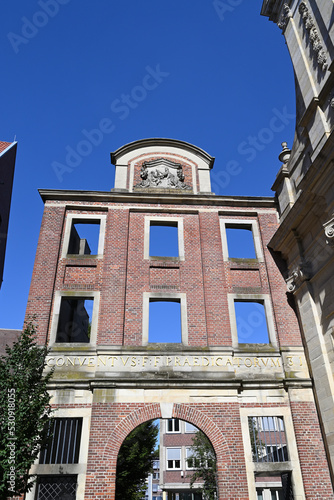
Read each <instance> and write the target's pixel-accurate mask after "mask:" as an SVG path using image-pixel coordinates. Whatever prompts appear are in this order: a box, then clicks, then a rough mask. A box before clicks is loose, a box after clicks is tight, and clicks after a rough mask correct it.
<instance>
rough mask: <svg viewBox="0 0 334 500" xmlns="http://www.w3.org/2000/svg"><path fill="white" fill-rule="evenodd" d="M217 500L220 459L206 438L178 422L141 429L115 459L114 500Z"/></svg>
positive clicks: (160, 421)
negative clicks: (217, 458)
mask: <svg viewBox="0 0 334 500" xmlns="http://www.w3.org/2000/svg"><path fill="white" fill-rule="evenodd" d="M124 498H126V499H127V500H204V498H205V500H215V499H216V498H218V495H217V467H216V455H215V451H214V449H213V446H212V444H211V442H210V440H209V439H208V437H207V436H206V435H205V434H204V433H203V432H202V431H201V430H200V429H198V428H197V427H196V426H195V425H193V424H191V423H190V422H186V421H185V420H181V419H179V418H170V419H156V420H151V421H147V422H144V423H142V424H140V425H138V426H137V427H136V428H135V429H134V430H133V431H131V432H130V434H128V436H127V437H126V438H125V439H124V441H123V443H122V445H121V447H120V450H119V453H118V457H117V467H116V494H115V500H123V499H124Z"/></svg>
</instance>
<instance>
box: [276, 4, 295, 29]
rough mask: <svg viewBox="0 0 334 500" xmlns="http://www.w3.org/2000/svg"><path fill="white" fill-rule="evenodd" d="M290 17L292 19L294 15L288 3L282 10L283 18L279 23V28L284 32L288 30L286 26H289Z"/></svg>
mask: <svg viewBox="0 0 334 500" xmlns="http://www.w3.org/2000/svg"><path fill="white" fill-rule="evenodd" d="M289 17H292V13H291V9H290V7H289V6H288V4H287V3H285V4H284V5H283V9H282V14H281V17H280V18H279V21H278V23H277V26H278V27H279V28H280V29H281V30H282V31H284V30H285V28H286V25H287V24H288V21H289Z"/></svg>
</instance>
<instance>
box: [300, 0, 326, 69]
mask: <svg viewBox="0 0 334 500" xmlns="http://www.w3.org/2000/svg"><path fill="white" fill-rule="evenodd" d="M298 10H299V13H300V14H301V17H302V20H303V23H304V27H305V29H306V31H307V32H308V36H309V40H310V42H311V46H312V48H313V50H314V51H315V53H316V54H317V63H318V64H319V66H320V67H321V69H322V70H323V71H326V69H327V68H328V64H327V56H326V52H325V51H324V49H323V43H322V41H321V39H320V36H319V34H318V30H317V28H316V27H315V23H314V20H313V18H312V16H311V14H310V13H309V10H308V7H307V5H306V2H301V3H300V5H299V8H298Z"/></svg>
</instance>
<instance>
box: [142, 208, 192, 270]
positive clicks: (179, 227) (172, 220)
mask: <svg viewBox="0 0 334 500" xmlns="http://www.w3.org/2000/svg"><path fill="white" fill-rule="evenodd" d="M151 222H158V223H161V225H166V226H168V225H169V223H170V225H175V224H176V225H177V239H178V248H179V255H178V257H168V256H166V257H164V256H161V258H162V259H171V260H175V259H178V260H182V261H183V260H185V256H184V236H183V217H168V216H166V217H161V216H158V217H153V216H151V215H146V216H145V223H144V224H145V228H144V259H150V258H152V257H155V256H154V255H152V256H150V232H151V231H150V230H151ZM158 225H159V224H158ZM156 257H157V258H159V256H156Z"/></svg>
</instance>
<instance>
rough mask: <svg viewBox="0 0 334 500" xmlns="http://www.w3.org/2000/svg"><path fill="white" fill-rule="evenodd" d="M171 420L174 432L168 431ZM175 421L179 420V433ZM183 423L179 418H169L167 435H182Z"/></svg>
mask: <svg viewBox="0 0 334 500" xmlns="http://www.w3.org/2000/svg"><path fill="white" fill-rule="evenodd" d="M170 420H172V421H173V424H172V427H173V430H171V431H170V430H169V429H168V424H169V421H170ZM175 420H178V422H179V430H178V431H176V430H175ZM181 423H182V421H181V420H180V419H179V418H168V419H167V420H166V434H181Z"/></svg>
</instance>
